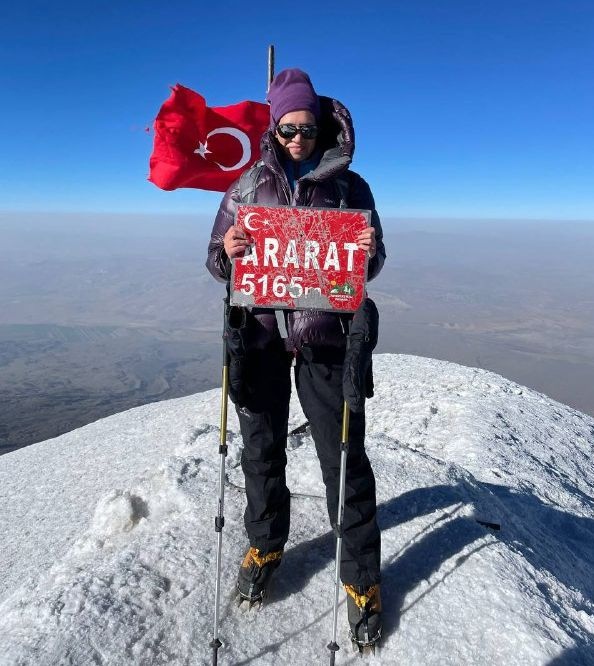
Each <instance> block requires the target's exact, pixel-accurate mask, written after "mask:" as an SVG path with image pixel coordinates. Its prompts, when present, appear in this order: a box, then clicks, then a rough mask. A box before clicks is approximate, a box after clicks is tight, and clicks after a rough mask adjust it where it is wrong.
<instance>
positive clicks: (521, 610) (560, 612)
mask: <svg viewBox="0 0 594 666" xmlns="http://www.w3.org/2000/svg"><path fill="white" fill-rule="evenodd" d="M374 366H375V375H376V396H375V397H374V398H373V399H372V400H370V401H369V402H368V409H367V414H368V429H367V430H368V437H367V448H368V452H369V457H370V459H371V461H372V464H373V466H374V469H375V472H376V479H377V489H378V503H379V519H380V524H381V527H382V539H383V541H382V543H383V546H382V553H383V559H382V570H383V583H382V596H383V603H384V618H385V638H384V641H383V647H382V649H381V652H380V653H379V654H378V655H377V656H376V657H375V659H372V660H371V661H372V662H373V663H381V664H407V665H416V664H419V665H426V664H497V665H506V664H518V665H520V664H521V665H522V666H524V665H525V664H555V665H556V666H559V665H561V664H594V555H593V553H594V456H593V454H594V419H593V418H592V417H589V416H587V415H585V414H581V413H579V412H577V411H575V410H572V409H570V408H569V407H566V406H564V405H561V404H559V403H557V402H555V401H553V400H551V399H549V398H547V397H546V396H543V395H541V394H538V393H536V392H534V391H531V390H529V389H526V388H524V387H521V386H518V385H517V384H514V383H513V382H510V381H507V380H505V379H503V378H502V377H499V376H497V375H495V374H493V373H489V372H486V371H483V370H476V369H473V368H466V367H462V366H457V365H454V364H450V363H445V362H442V361H434V360H430V359H424V358H418V357H413V356H400V355H378V356H376V357H375V360H374ZM219 401H220V394H219V391H216V390H215V391H208V392H205V393H202V394H198V395H195V396H189V397H186V398H180V399H177V400H171V401H168V402H162V403H158V404H153V405H147V406H144V407H140V408H136V409H133V410H130V411H128V412H125V413H122V414H117V415H115V416H112V417H109V418H107V419H104V420H102V421H98V422H96V423H93V424H90V425H88V426H85V427H84V428H81V429H79V430H76V431H73V432H71V433H68V434H66V435H62V436H61V437H58V438H56V439H53V440H48V441H46V442H42V443H40V444H36V445H33V446H31V447H28V448H26V449H24V450H21V451H17V452H14V453H11V454H7V455H5V456H3V457H2V458H0V530H1V535H2V542H1V545H0V555H1V557H0V664H2V665H4V664H11V665H12V664H23V665H24V664H35V665H37V664H38V665H42V664H43V665H45V664H76V665H77V666H79V665H84V664H103V665H108V664H114V665H118V666H119V665H125V664H139V665H140V664H142V665H145V664H164V663H171V664H180V665H181V664H207V663H210V652H209V648H208V643H209V641H210V638H211V635H212V615H213V613H212V611H213V596H214V581H213V577H214V571H215V566H214V562H215V546H216V539H215V533H214V514H215V512H216V494H217V482H218V424H219ZM290 418H291V421H290V423H291V427H296V426H298V425H300V424H302V423H303V422H304V420H305V419H304V417H303V414H302V412H301V410H300V408H299V405H298V403H297V401H296V400H295V401H294V403H293V404H292V406H291V417H290ZM228 439H229V445H230V454H229V456H228V458H227V463H228V465H227V468H228V478H229V484H228V487H227V488H226V503H225V518H226V524H225V528H224V536H223V550H224V561H223V594H222V601H223V604H222V620H221V625H220V635H221V638H222V640H223V641H224V644H225V645H224V648H223V649H222V650H221V651H220V663H221V664H248V663H250V664H284V663H293V664H321V663H327V662H328V660H329V653H328V650H327V649H326V647H325V646H326V644H327V643H328V641H329V639H330V635H331V620H332V585H333V567H334V562H333V555H334V548H333V540H332V535H331V533H330V529H329V525H328V521H327V517H326V513H325V511H326V509H325V501H324V499H323V486H322V482H321V475H320V473H319V469H318V463H317V459H316V456H315V451H314V447H313V442H312V440H311V438H310V436H309V434H308V432H306V433H305V434H300V435H293V436H291V437H290V440H289V446H288V448H289V451H288V459H289V462H288V481H289V486H290V488H291V490H292V493H293V495H294V499H293V501H292V526H291V535H290V542H289V544H288V548H287V551H286V553H285V557H284V560H283V564H282V566H281V568H280V569H279V571H278V572H277V578H276V584H275V587H274V589H273V590H272V593H271V597H270V600H269V603H268V605H266V606H265V607H264V608H263V609H262V610H261V611H260V613H258V614H257V615H254V616H248V617H245V616H244V615H243V614H241V613H240V612H239V611H238V610H237V609H236V608H235V606H234V603H233V590H234V582H235V576H236V570H237V567H238V565H239V562H240V559H241V556H242V554H243V550H244V548H245V547H246V542H245V536H244V533H243V524H242V512H243V506H244V502H245V495H244V494H243V492H242V491H241V486H242V484H243V478H242V474H241V469H240V467H239V458H240V447H241V438H240V436H239V428H238V424H237V420H236V418H235V415H234V414H233V412H232V410H231V414H230V420H229V438H228ZM479 521H480V522H479ZM484 523H493V524H499V525H500V526H501V529H500V530H494V529H491V528H489V527H486V526H485V524H484ZM341 603H342V605H343V606H344V599H343V598H341ZM345 615H346V610H345V609H344V607H342V608H341V618H342V620H343V622H342V625H341V631H340V633H339V643H340V645H341V646H342V648H343V649H341V650H340V652H339V653H338V655H337V663H342V664H346V663H357V662H358V661H359V659H358V657H355V656H353V655H352V653H350V651H349V650H350V648H349V646H348V639H347V631H346V624H347V623H346V618H345V617H344V616H345Z"/></svg>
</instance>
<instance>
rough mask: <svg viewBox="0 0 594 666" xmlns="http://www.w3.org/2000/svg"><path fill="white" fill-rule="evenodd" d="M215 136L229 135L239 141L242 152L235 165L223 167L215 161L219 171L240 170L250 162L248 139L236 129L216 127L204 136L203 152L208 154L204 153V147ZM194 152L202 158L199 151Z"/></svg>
mask: <svg viewBox="0 0 594 666" xmlns="http://www.w3.org/2000/svg"><path fill="white" fill-rule="evenodd" d="M215 134H229V136H232V137H233V138H234V139H237V140H238V141H239V143H240V145H241V150H242V154H241V157H240V158H239V161H238V162H237V163H236V164H232V165H231V166H225V165H224V164H221V163H220V162H216V161H215V164H216V165H217V166H218V167H219V169H221V171H235V170H236V169H241V167H243V166H245V165H246V164H247V163H248V162H249V161H250V158H251V156H252V147H251V145H250V140H249V137H248V135H247V134H246V133H245V132H242V131H241V130H239V129H237V128H236V127H217V128H216V129H213V130H212V131H210V132H209V133H208V134H207V135H206V143H205V144H204V149H205V152H210V151H206V145H207V144H208V139H209V138H210V137H211V136H214V135H215ZM195 152H198V153H199V154H201V155H202V157H204V155H203V154H202V153H201V152H200V151H198V150H197V151H195Z"/></svg>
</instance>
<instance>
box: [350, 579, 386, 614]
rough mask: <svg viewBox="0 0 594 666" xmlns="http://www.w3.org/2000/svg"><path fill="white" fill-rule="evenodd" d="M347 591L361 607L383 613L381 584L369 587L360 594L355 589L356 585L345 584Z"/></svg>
mask: <svg viewBox="0 0 594 666" xmlns="http://www.w3.org/2000/svg"><path fill="white" fill-rule="evenodd" d="M344 589H345V591H346V593H347V594H348V595H349V596H350V597H352V598H353V599H354V601H355V603H356V604H357V606H358V607H359V608H366V609H367V610H372V611H375V612H376V613H381V611H382V600H381V596H380V586H379V585H372V586H371V587H368V588H367V590H365V592H364V593H363V594H359V593H358V592H357V590H356V589H355V585H346V584H345V585H344Z"/></svg>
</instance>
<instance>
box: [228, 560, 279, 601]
mask: <svg viewBox="0 0 594 666" xmlns="http://www.w3.org/2000/svg"><path fill="white" fill-rule="evenodd" d="M282 555H283V551H282V550H277V551H273V552H271V553H266V554H262V553H260V551H259V550H258V549H257V548H253V547H251V548H250V549H249V550H248V552H247V553H246V555H245V557H244V559H243V562H242V564H241V567H240V569H239V574H238V576H237V605H238V606H239V608H240V610H242V611H244V610H245V611H251V610H252V609H254V608H255V609H256V610H260V608H261V606H262V603H263V601H264V598H265V596H266V592H267V591H268V587H269V584H270V578H271V577H272V574H273V573H274V571H275V569H277V568H278V566H279V565H280V563H281V557H282Z"/></svg>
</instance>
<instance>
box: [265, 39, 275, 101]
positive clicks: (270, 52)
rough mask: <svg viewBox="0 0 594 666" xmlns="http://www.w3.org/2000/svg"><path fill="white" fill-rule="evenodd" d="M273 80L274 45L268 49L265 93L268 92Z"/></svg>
mask: <svg viewBox="0 0 594 666" xmlns="http://www.w3.org/2000/svg"><path fill="white" fill-rule="evenodd" d="M273 78H274V44H271V45H270V46H269V47H268V86H267V87H266V92H268V91H269V90H270V84H271V83H272V79H273Z"/></svg>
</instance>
